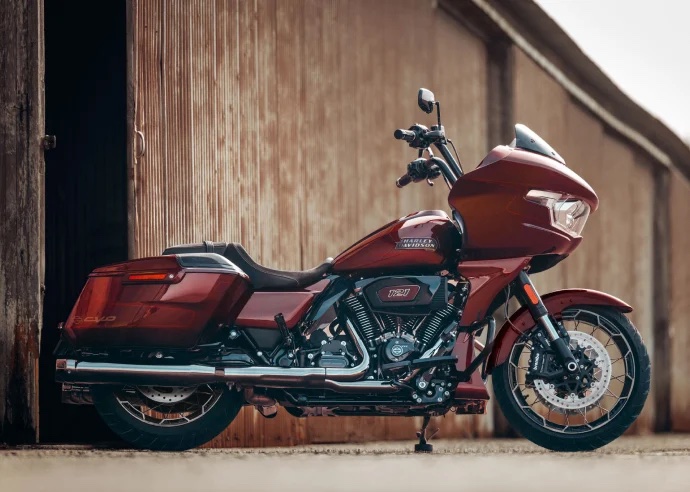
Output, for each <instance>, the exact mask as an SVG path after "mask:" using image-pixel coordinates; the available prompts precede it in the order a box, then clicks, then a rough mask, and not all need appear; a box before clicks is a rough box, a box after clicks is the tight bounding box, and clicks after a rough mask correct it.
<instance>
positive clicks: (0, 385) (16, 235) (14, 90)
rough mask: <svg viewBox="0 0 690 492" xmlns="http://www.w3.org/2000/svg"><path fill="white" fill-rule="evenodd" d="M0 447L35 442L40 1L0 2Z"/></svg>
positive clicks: (39, 249)
mask: <svg viewBox="0 0 690 492" xmlns="http://www.w3.org/2000/svg"><path fill="white" fill-rule="evenodd" d="M0 47H1V48H0V442H9V443H33V442H36V440H37V439H38V356H39V337H40V330H41V319H42V288H43V272H44V259H43V241H44V237H43V231H44V212H43V176H44V161H43V147H42V143H41V139H42V137H43V135H44V114H43V111H44V106H43V76H44V74H43V70H44V62H43V2H41V1H39V0H29V1H25V0H7V1H3V2H2V3H0Z"/></svg>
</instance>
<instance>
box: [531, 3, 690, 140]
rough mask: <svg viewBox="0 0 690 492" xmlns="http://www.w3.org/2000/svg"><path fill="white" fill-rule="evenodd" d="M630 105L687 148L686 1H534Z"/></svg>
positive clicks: (689, 56)
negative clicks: (637, 106)
mask: <svg viewBox="0 0 690 492" xmlns="http://www.w3.org/2000/svg"><path fill="white" fill-rule="evenodd" d="M536 2H537V3H538V4H539V5H540V6H541V8H542V9H544V10H545V11H546V12H547V13H548V14H549V15H550V16H551V17H552V18H553V19H554V20H555V21H556V22H557V23H558V24H559V25H560V26H561V27H562V28H563V29H564V30H565V31H566V32H567V33H568V34H569V35H570V37H571V38H573V39H574V40H575V42H576V43H577V44H578V45H579V46H580V48H582V50H583V51H584V52H585V53H586V54H587V55H588V56H589V57H590V58H591V59H592V60H593V61H594V62H595V63H596V64H597V65H599V67H600V68H601V69H602V70H603V71H604V72H605V73H606V74H607V75H608V76H609V77H610V78H611V79H612V80H613V81H614V82H615V83H616V84H617V85H618V87H620V88H621V89H622V90H623V91H624V92H625V93H626V94H628V95H629V96H630V97H631V98H632V99H633V100H635V101H636V102H637V103H638V104H640V105H641V106H642V107H644V108H645V109H646V110H647V111H649V112H650V113H651V114H653V115H654V116H656V117H657V118H659V119H660V120H661V121H663V122H664V123H665V124H666V125H667V126H669V127H670V128H671V129H672V130H674V131H675V132H676V133H677V134H678V135H679V136H681V137H682V138H684V139H685V141H686V142H688V143H689V144H690V0H536Z"/></svg>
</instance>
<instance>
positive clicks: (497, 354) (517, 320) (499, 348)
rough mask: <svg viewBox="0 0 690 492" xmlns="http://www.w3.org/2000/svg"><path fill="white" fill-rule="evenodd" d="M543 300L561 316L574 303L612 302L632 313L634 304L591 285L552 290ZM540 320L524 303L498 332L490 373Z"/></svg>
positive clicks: (623, 311) (597, 303)
mask: <svg viewBox="0 0 690 492" xmlns="http://www.w3.org/2000/svg"><path fill="white" fill-rule="evenodd" d="M542 301H543V302H544V305H545V306H546V309H547V310H548V311H549V314H551V315H552V316H554V317H556V318H559V317H560V314H561V313H562V312H563V311H564V310H565V309H566V308H570V307H573V306H610V307H612V308H615V309H618V310H619V311H620V312H622V313H629V312H631V311H632V310H633V308H632V307H631V306H630V305H629V304H627V303H625V302H623V301H621V300H620V299H618V298H617V297H614V296H612V295H609V294H605V293H604V292H598V291H596V290H589V289H565V290H557V291H555V292H550V293H549V294H545V295H544V296H542ZM535 324H536V321H535V320H534V319H533V318H532V315H531V314H530V313H529V311H528V310H527V308H526V307H524V306H523V307H521V308H520V309H518V310H517V311H515V313H513V315H512V316H511V317H510V320H509V321H506V322H505V323H504V324H503V326H502V327H501V330H500V331H499V332H498V335H496V342H495V343H494V348H493V351H492V352H491V355H490V356H489V360H488V362H487V368H486V370H487V373H491V372H492V371H493V370H494V368H495V367H496V366H499V365H501V364H502V363H503V362H505V361H506V360H507V359H508V356H509V355H510V350H511V349H512V347H513V345H514V344H515V342H516V341H517V339H518V338H519V337H520V335H522V334H523V333H524V332H526V331H527V330H529V329H531V328H532V327H533V326H534V325H535Z"/></svg>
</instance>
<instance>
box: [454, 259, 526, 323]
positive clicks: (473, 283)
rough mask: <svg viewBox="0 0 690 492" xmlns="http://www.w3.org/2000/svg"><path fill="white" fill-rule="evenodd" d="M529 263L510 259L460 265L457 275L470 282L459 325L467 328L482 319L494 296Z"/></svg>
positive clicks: (467, 262) (464, 262)
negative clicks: (468, 294) (468, 293)
mask: <svg viewBox="0 0 690 492" xmlns="http://www.w3.org/2000/svg"><path fill="white" fill-rule="evenodd" d="M529 261H530V258H511V259H507V260H491V261H463V262H462V263H460V264H459V265H458V273H460V275H462V276H463V277H465V278H466V279H467V280H469V282H470V296H469V298H468V299H467V303H466V304H465V310H464V311H463V315H462V319H461V324H463V325H465V326H467V325H471V324H472V323H474V322H475V321H479V320H481V319H484V317H485V316H486V315H487V313H486V309H487V308H488V307H489V305H490V304H491V302H492V301H493V300H494V298H495V297H496V295H498V293H499V292H501V290H503V289H504V288H505V287H506V285H508V284H509V283H510V282H512V281H513V280H514V279H515V277H517V276H518V274H519V273H520V271H521V270H522V269H523V268H525V267H526V266H527V264H528V263H529ZM489 314H490V313H489Z"/></svg>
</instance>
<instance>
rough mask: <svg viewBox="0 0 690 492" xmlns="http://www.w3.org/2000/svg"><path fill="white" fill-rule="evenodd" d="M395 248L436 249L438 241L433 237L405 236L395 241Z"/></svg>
mask: <svg viewBox="0 0 690 492" xmlns="http://www.w3.org/2000/svg"><path fill="white" fill-rule="evenodd" d="M395 249H431V250H434V251H435V250H437V249H438V243H437V242H436V239H434V238H433V237H406V238H403V239H401V240H400V241H399V242H397V243H395Z"/></svg>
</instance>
